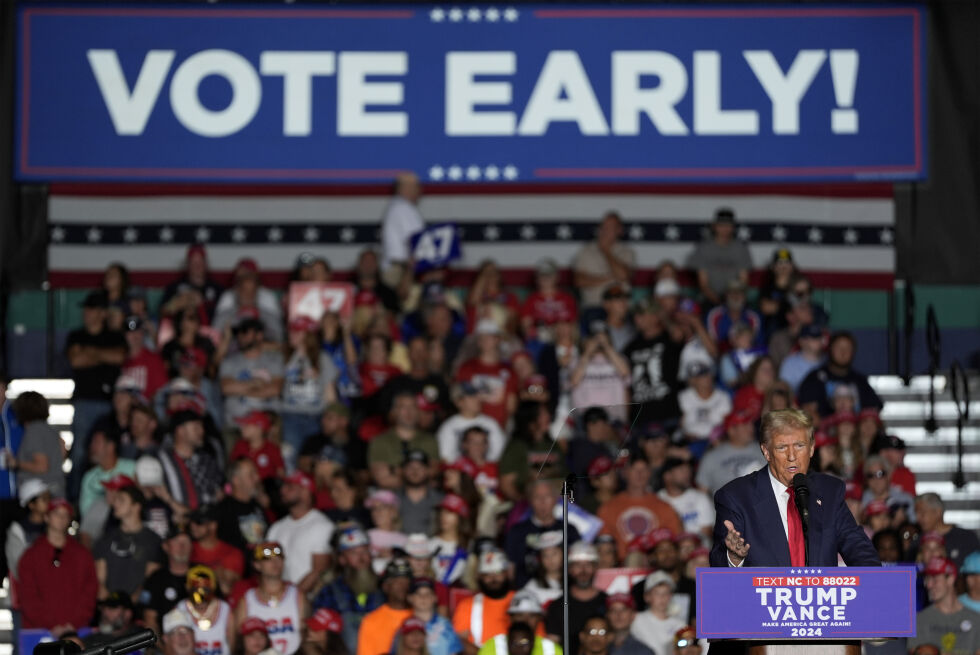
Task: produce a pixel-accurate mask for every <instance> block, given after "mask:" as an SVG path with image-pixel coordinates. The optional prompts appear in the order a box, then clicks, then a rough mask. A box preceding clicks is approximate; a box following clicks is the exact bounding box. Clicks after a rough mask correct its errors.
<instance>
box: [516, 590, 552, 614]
mask: <svg viewBox="0 0 980 655" xmlns="http://www.w3.org/2000/svg"><path fill="white" fill-rule="evenodd" d="M507 613H508V614H544V608H543V607H541V603H539V602H538V599H537V598H535V596H534V594H532V593H531V592H529V591H518V592H517V593H516V594H514V597H513V598H511V600H510V607H508V608H507Z"/></svg>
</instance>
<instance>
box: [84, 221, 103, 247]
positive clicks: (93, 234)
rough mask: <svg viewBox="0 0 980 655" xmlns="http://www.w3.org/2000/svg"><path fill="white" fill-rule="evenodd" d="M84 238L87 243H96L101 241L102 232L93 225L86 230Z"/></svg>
mask: <svg viewBox="0 0 980 655" xmlns="http://www.w3.org/2000/svg"><path fill="white" fill-rule="evenodd" d="M85 238H86V239H88V242H89V243H98V242H99V241H102V230H100V229H99V228H97V227H95V226H94V225H93V226H92V227H90V228H89V229H88V232H86V233H85Z"/></svg>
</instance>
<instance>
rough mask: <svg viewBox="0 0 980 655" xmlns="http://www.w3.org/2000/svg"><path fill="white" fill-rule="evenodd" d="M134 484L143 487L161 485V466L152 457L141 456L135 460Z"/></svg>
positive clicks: (158, 461)
mask: <svg viewBox="0 0 980 655" xmlns="http://www.w3.org/2000/svg"><path fill="white" fill-rule="evenodd" d="M136 482H138V483H139V484H140V485H142V486H144V487H159V486H161V485H162V484H163V465H162V464H160V460H158V459H157V458H156V457H154V456H153V455H143V456H142V457H140V458H139V459H138V460H136Z"/></svg>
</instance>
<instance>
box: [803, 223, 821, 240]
mask: <svg viewBox="0 0 980 655" xmlns="http://www.w3.org/2000/svg"><path fill="white" fill-rule="evenodd" d="M806 238H807V239H809V240H810V241H811V242H812V243H820V242H821V241H823V231H822V230H821V229H820V228H819V227H817V226H816V225H814V226H813V227H811V228H810V229H809V230H808V231H807V233H806Z"/></svg>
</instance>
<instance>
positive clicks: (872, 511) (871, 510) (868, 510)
mask: <svg viewBox="0 0 980 655" xmlns="http://www.w3.org/2000/svg"><path fill="white" fill-rule="evenodd" d="M887 513H888V503H886V502H885V501H883V500H872V501H871V502H870V503H868V504H867V506H866V507H865V508H864V516H865V517H866V518H871V517H872V516H877V515H879V514H887Z"/></svg>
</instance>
